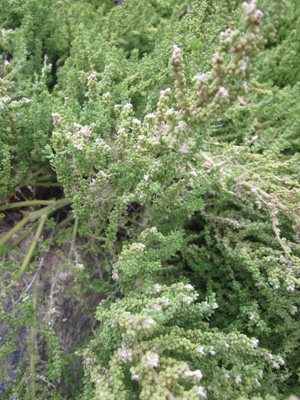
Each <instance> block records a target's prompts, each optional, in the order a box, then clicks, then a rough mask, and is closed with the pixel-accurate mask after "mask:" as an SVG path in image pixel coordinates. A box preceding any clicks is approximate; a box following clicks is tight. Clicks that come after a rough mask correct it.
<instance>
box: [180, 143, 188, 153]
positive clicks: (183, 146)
mask: <svg viewBox="0 0 300 400" xmlns="http://www.w3.org/2000/svg"><path fill="white" fill-rule="evenodd" d="M188 149H189V148H188V145H187V144H186V143H184V144H183V145H182V146H181V147H180V149H179V153H180V154H181V155H184V154H187V152H188Z"/></svg>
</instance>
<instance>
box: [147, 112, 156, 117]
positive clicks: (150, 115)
mask: <svg viewBox="0 0 300 400" xmlns="http://www.w3.org/2000/svg"><path fill="white" fill-rule="evenodd" d="M145 118H155V115H154V114H152V113H150V114H147V115H145Z"/></svg>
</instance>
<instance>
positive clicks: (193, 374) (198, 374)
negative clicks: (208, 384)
mask: <svg viewBox="0 0 300 400" xmlns="http://www.w3.org/2000/svg"><path fill="white" fill-rule="evenodd" d="M185 375H186V376H190V377H195V378H196V379H198V381H200V380H201V379H202V378H203V375H202V372H201V371H200V369H197V370H196V371H186V372H185Z"/></svg>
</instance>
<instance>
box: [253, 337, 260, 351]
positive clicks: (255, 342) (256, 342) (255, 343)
mask: <svg viewBox="0 0 300 400" xmlns="http://www.w3.org/2000/svg"><path fill="white" fill-rule="evenodd" d="M251 342H252V344H253V347H254V348H255V349H256V347H257V346H258V343H259V340H257V339H252V340H251Z"/></svg>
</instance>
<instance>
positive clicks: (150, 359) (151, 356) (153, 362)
mask: <svg viewBox="0 0 300 400" xmlns="http://www.w3.org/2000/svg"><path fill="white" fill-rule="evenodd" d="M146 360H147V363H148V364H149V365H150V366H151V367H157V366H158V363H159V355H158V354H156V353H148V355H146Z"/></svg>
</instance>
